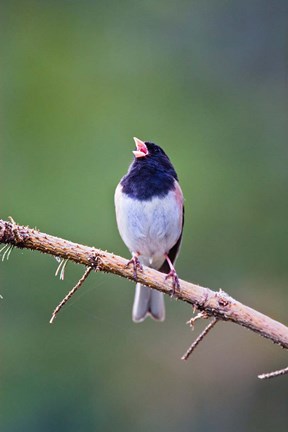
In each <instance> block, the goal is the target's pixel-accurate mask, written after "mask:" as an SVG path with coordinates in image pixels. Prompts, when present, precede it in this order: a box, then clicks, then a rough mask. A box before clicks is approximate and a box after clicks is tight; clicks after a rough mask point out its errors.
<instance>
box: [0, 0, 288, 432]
mask: <svg viewBox="0 0 288 432" xmlns="http://www.w3.org/2000/svg"><path fill="white" fill-rule="evenodd" d="M287 22H288V3H287V1H285V0H282V1H281V0H280V1H276V2H272V1H268V0H264V1H263V0H262V1H257V0H252V1H248V0H244V1H241V2H238V1H236V0H234V1H232V0H231V1H229V0H227V1H220V0H219V1H184V0H183V1H177V2H176V1H170V0H166V1H164V0H159V1H157V0H155V1H152V0H144V1H129V0H123V1H121V2H119V1H115V0H114V1H100V2H99V1H98V2H96V1H94V2H92V1H81V2H80V1H78V2H77V1H64V0H62V1H59V0H58V1H49V2H45V1H36V0H35V1H13V0H12V1H3V2H2V8H1V28H0V33H1V41H2V44H1V45H2V49H1V106H2V109H1V161H0V164H1V173H0V175H1V191H0V193H1V214H0V218H2V219H7V218H8V216H9V215H11V216H13V217H14V219H15V220H16V221H17V222H18V223H20V224H29V225H30V226H32V227H34V226H36V227H37V228H39V229H41V230H42V231H44V232H48V233H50V234H54V235H57V236H60V237H64V238H67V239H70V240H72V241H76V242H80V243H84V244H88V245H95V246H96V247H99V248H103V249H107V250H109V251H113V252H115V253H117V254H121V255H124V256H126V257H127V258H128V257H129V253H128V251H127V249H126V248H125V245H124V244H123V243H122V241H121V239H120V237H119V235H118V232H117V228H116V223H115V216H114V207H113V193H114V189H115V186H116V185H117V183H118V181H119V179H120V178H121V176H122V175H124V173H125V172H126V170H127V166H128V164H129V163H130V161H131V160H132V153H131V151H132V150H133V149H134V143H133V140H132V137H133V136H135V135H136V136H137V137H139V138H141V139H143V140H152V141H154V142H156V143H158V144H159V145H161V146H162V147H163V148H164V149H165V151H167V153H168V154H169V156H170V158H171V159H172V161H173V163H174V165H175V167H176V170H177V171H178V174H179V178H180V181H181V185H182V188H183V191H184V194H185V198H186V225H185V233H184V240H183V245H182V251H181V254H180V257H179V259H178V262H177V270H178V273H179V275H180V277H181V278H183V279H187V280H190V281H193V282H195V283H199V284H201V285H204V286H209V287H210V288H213V289H215V290H217V289H219V288H222V289H224V290H225V291H227V292H228V293H229V294H231V295H232V296H234V297H236V298H237V299H239V300H240V301H242V302H244V303H246V304H249V305H250V306H252V307H255V308H256V309H258V310H260V311H262V312H264V313H267V314H268V315H270V316H272V317H274V318H275V319H277V320H280V321H282V322H284V323H285V322H286V323H287V276H288V266H287V240H288V233H287V220H288V203H287V188H288V170H287V162H288V145H287V132H288V131H287V89H286V84H285V79H286V74H287ZM0 266H1V272H0V278H1V279H0V284H1V286H0V288H1V290H0V292H1V294H2V295H3V297H4V300H3V301H1V315H2V320H1V339H2V343H1V358H2V359H1V400H2V402H1V420H0V421H1V426H0V427H1V431H4V432H23V431H29V432H34V431H41V432H46V431H47V432H50V431H64V430H65V431H69V432H74V431H75V432H76V431H77V432H78V431H88V432H90V431H96V430H97V431H98V430H119V431H135V430H137V431H143V432H144V431H158V432H160V431H165V432H168V431H171V432H172V431H179V432H182V431H191V430H193V431H210V430H213V431H232V430H233V431H236V432H238V431H255V430H261V431H263V432H266V431H267V432H268V431H269V432H270V431H277V432H281V431H285V432H286V431H287V421H288V409H287V399H288V389H287V378H286V377H283V378H278V379H275V380H274V381H270V382H261V381H260V380H257V378H256V375H257V374H258V373H261V372H264V371H269V370H273V369H277V368H281V367H285V366H287V354H286V353H285V352H284V351H283V350H281V349H280V348H279V347H277V346H274V345H273V344H272V343H271V342H269V341H266V340H264V339H263V340H262V339H261V338H260V337H259V336H257V335H254V334H252V333H251V332H249V331H247V330H245V329H242V328H240V327H238V326H236V325H233V324H224V323H222V324H219V325H218V326H217V328H216V329H215V330H214V331H213V333H211V334H210V335H209V336H208V337H207V338H206V340H205V341H204V342H203V343H202V345H201V346H200V347H199V348H198V350H197V351H196V352H195V354H194V355H193V356H192V358H191V359H190V361H189V362H187V363H184V362H181V361H180V356H181V355H182V354H183V353H184V351H185V350H186V348H187V347H188V346H189V344H190V343H191V342H192V340H193V338H195V337H196V335H197V334H198V332H199V331H200V330H201V329H202V328H203V325H204V324H205V323H197V326H196V330H195V331H194V333H192V332H191V330H190V329H189V328H188V326H186V325H185V322H186V321H187V320H188V319H189V318H190V317H191V312H192V311H191V308H190V307H189V306H188V305H186V304H184V303H182V302H175V301H174V300H171V299H169V298H168V297H167V299H166V304H167V319H166V321H165V323H163V324H157V323H155V322H153V321H151V320H147V321H145V323H143V324H141V325H135V324H133V323H132V321H131V307H132V301H133V293H134V285H133V284H132V283H130V282H128V281H126V280H122V279H120V278H117V277H113V276H111V275H105V274H93V275H92V276H91V277H90V278H89V279H88V280H87V281H86V283H85V285H84V286H83V287H82V288H81V290H80V291H79V293H78V294H77V295H76V296H75V297H74V298H73V299H72V300H71V301H70V303H69V304H68V305H67V307H65V308H64V309H63V311H62V312H61V314H60V315H59V316H58V318H57V320H56V321H55V324H54V325H49V319H50V315H51V312H52V310H53V309H54V307H55V306H56V305H57V303H58V302H59V301H60V300H61V299H62V298H63V296H64V295H65V294H66V293H67V292H68V291H69V289H70V288H71V287H72V286H73V284H75V282H76V281H77V280H78V278H79V277H80V276H81V274H82V272H83V268H81V267H79V266H76V265H73V264H68V267H67V270H66V277H65V281H64V282H60V281H59V279H56V278H55V277H54V273H55V270H56V267H57V263H56V262H55V260H54V259H53V258H52V257H49V256H44V255H40V254H39V253H33V252H29V251H19V250H15V251H14V252H13V253H12V254H11V257H10V260H9V261H8V262H7V261H5V262H3V263H2V262H1V263H0Z"/></svg>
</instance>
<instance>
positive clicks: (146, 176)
mask: <svg viewBox="0 0 288 432" xmlns="http://www.w3.org/2000/svg"><path fill="white" fill-rule="evenodd" d="M134 141H135V144H136V148H137V150H135V151H133V153H134V156H135V158H134V161H133V162H132V164H131V165H130V168H129V171H128V174H127V175H126V176H125V177H123V179H122V181H121V184H122V186H123V191H124V192H125V193H127V194H128V195H130V196H131V197H132V196H133V197H137V198H139V199H144V200H145V199H151V198H152V197H153V196H155V195H156V196H165V195H166V194H167V193H168V192H169V190H171V189H173V188H174V181H175V180H178V178H177V174H176V172H175V170H174V168H173V165H172V164H171V162H170V159H169V158H168V156H167V155H166V153H165V152H164V150H162V148H161V147H159V146H158V145H156V144H154V143H151V142H147V141H145V142H144V141H141V140H139V139H138V138H134Z"/></svg>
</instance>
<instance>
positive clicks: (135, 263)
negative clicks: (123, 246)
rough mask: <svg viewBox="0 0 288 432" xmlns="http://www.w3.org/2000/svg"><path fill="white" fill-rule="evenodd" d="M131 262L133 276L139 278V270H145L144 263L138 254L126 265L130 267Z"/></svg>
mask: <svg viewBox="0 0 288 432" xmlns="http://www.w3.org/2000/svg"><path fill="white" fill-rule="evenodd" d="M130 264H132V265H133V276H134V279H137V271H140V272H143V267H142V264H141V263H140V261H139V259H138V257H137V255H133V257H132V258H131V260H130V261H128V263H127V264H126V267H129V266H130Z"/></svg>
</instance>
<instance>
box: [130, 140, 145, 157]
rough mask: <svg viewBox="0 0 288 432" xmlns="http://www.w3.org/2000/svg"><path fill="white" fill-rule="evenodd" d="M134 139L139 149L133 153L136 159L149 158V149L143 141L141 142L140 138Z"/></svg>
mask: <svg viewBox="0 0 288 432" xmlns="http://www.w3.org/2000/svg"><path fill="white" fill-rule="evenodd" d="M133 139H134V141H135V144H136V148H137V150H134V151H133V153H134V156H135V157H136V158H141V157H144V156H147V155H148V149H147V146H146V144H145V143H144V142H143V141H141V140H140V139H139V138H135V137H134V138H133Z"/></svg>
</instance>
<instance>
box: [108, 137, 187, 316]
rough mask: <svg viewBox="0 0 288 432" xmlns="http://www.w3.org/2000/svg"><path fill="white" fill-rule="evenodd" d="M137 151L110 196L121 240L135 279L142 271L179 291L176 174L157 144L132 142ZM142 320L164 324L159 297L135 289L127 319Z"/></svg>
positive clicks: (179, 227) (140, 287)
mask: <svg viewBox="0 0 288 432" xmlns="http://www.w3.org/2000/svg"><path fill="white" fill-rule="evenodd" d="M134 141H135V144H136V148H137V149H136V150H135V151H133V153H134V156H135V157H134V160H133V162H132V164H131V165H130V167H129V170H128V173H127V174H126V175H125V176H124V177H123V178H122V179H121V180H120V183H119V184H118V186H117V188H116V191H115V208H116V219H117V225H118V229H119V232H120V235H121V237H122V239H123V241H124V243H125V244H126V246H127V247H128V249H129V250H130V252H131V254H132V259H131V260H130V261H129V264H130V263H131V264H133V267H134V274H135V275H136V274H137V270H140V271H141V270H142V265H146V266H148V267H151V268H153V269H156V270H159V271H161V272H162V273H166V274H167V276H166V278H168V277H171V278H172V279H173V292H174V291H175V290H176V289H178V288H179V280H178V277H177V274H176V271H175V269H174V266H173V264H174V262H175V260H176V258H177V254H178V251H179V247H180V243H181V237H182V230H183V223H184V206H183V194H182V191H181V188H180V186H179V183H178V178H177V174H176V172H175V170H174V168H173V166H172V164H171V162H170V160H169V158H168V156H167V155H166V154H165V152H164V151H163V150H162V149H161V147H159V146H158V145H156V144H153V143H151V142H143V141H141V140H139V139H138V138H134ZM147 315H150V316H151V317H153V318H154V319H156V320H160V321H163V320H164V318H165V306H164V298H163V293H161V292H159V291H157V290H154V289H151V288H148V287H146V286H143V285H141V284H139V283H137V285H136V293H135V300H134V305H133V312H132V318H133V321H135V322H141V321H143V320H144V319H145V318H146V316H147Z"/></svg>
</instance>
